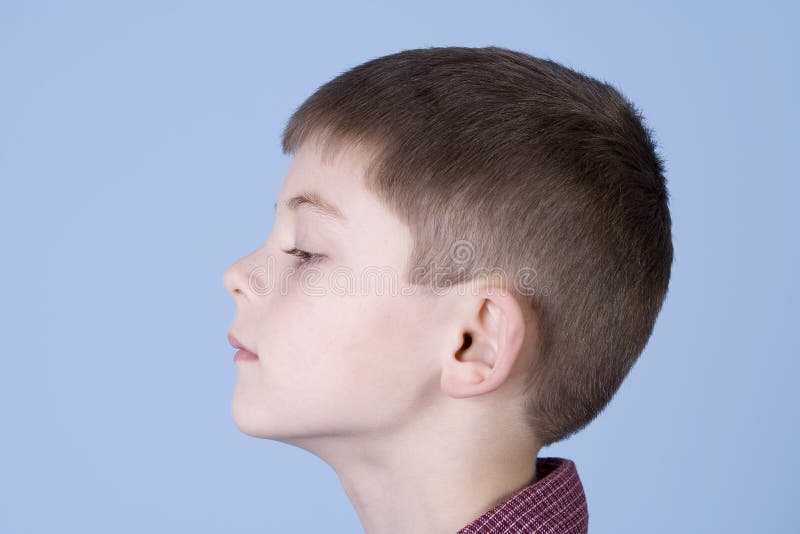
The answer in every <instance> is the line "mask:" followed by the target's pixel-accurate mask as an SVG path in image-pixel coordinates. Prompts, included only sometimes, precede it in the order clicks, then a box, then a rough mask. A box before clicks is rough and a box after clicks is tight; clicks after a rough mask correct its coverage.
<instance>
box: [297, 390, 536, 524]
mask: <svg viewBox="0 0 800 534" xmlns="http://www.w3.org/2000/svg"><path fill="white" fill-rule="evenodd" d="M465 408H466V403H460V404H459V403H456V402H452V399H451V402H449V403H446V404H445V405H444V406H443V407H441V408H440V409H439V410H438V412H433V411H432V412H428V413H427V414H426V415H421V416H420V417H419V418H418V419H416V420H415V421H414V422H413V423H412V424H410V425H406V426H404V427H402V428H393V429H391V430H390V431H387V430H384V431H383V432H380V433H378V432H375V433H372V434H370V435H367V436H365V435H363V434H359V435H348V436H343V435H337V436H326V437H325V438H324V439H323V438H319V437H317V438H313V440H312V439H310V438H309V439H308V440H306V441H304V442H302V443H297V445H299V446H301V447H303V448H305V449H307V450H309V451H311V452H312V453H313V454H315V455H317V456H319V457H320V458H321V459H323V460H324V461H325V462H326V463H328V464H329V465H330V466H331V467H332V468H333V469H334V470H335V471H336V473H337V475H338V476H339V480H340V482H341V484H342V487H343V488H344V490H345V492H346V494H347V496H348V498H349V499H350V501H351V502H352V504H353V507H354V508H355V510H356V512H357V514H358V516H359V519H360V520H361V524H362V526H363V528H364V531H365V533H366V534H396V533H397V532H414V533H420V534H425V533H441V532H456V531H458V530H459V529H460V528H462V527H464V526H466V525H467V524H469V523H470V522H472V521H473V520H474V519H476V518H478V517H479V516H480V515H482V514H483V513H484V512H486V511H488V510H489V509H491V508H492V507H494V506H495V505H497V504H499V503H501V502H502V501H504V500H505V499H507V498H508V497H510V496H511V495H512V494H513V493H515V492H516V491H518V490H520V489H522V488H523V487H525V486H527V485H529V484H531V483H532V482H533V481H534V480H535V477H536V471H535V469H536V456H537V453H538V448H537V446H536V443H535V442H534V440H533V439H532V436H530V435H529V434H528V433H527V432H525V431H524V430H523V429H522V428H521V427H520V425H519V424H518V423H515V422H512V421H509V420H506V419H504V418H502V417H487V415H489V414H488V413H481V414H476V413H473V414H468V413H465ZM471 408H474V406H472V407H471ZM487 421H491V422H492V424H491V425H490V426H487V424H486V422H487Z"/></svg>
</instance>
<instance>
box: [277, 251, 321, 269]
mask: <svg viewBox="0 0 800 534" xmlns="http://www.w3.org/2000/svg"><path fill="white" fill-rule="evenodd" d="M281 250H283V249H281ZM283 251H284V252H285V253H286V254H289V255H291V256H295V257H297V258H298V260H297V264H296V265H297V266H298V267H301V266H304V265H310V264H312V263H316V262H318V261H319V260H321V259H322V258H323V255H322V254H315V253H313V252H307V251H305V250H301V249H299V248H297V247H292V248H290V249H289V250H283Z"/></svg>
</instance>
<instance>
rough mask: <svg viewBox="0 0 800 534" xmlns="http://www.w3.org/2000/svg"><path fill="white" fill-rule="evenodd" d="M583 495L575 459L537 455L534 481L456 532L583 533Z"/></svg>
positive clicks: (586, 518) (585, 516) (586, 524)
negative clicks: (539, 456) (538, 456)
mask: <svg viewBox="0 0 800 534" xmlns="http://www.w3.org/2000/svg"><path fill="white" fill-rule="evenodd" d="M588 528H589V512H588V508H587V506H586V495H585V494H584V492H583V484H582V483H581V479H580V477H578V471H577V470H576V468H575V462H573V461H572V460H568V459H566V458H556V457H550V458H537V459H536V480H535V481H534V482H533V483H532V484H530V485H529V486H526V487H524V488H522V489H521V490H519V491H517V492H516V493H514V494H512V495H511V496H510V497H508V498H507V499H506V500H505V501H503V502H501V503H500V504H498V505H497V506H495V507H494V508H492V509H491V510H489V511H488V512H486V513H485V514H483V515H481V516H480V517H478V518H477V519H475V520H474V521H472V522H471V523H470V524H469V525H467V526H465V527H463V528H462V529H461V530H459V531H458V533H457V534H489V533H491V534H530V533H533V532H542V533H543V532H548V533H559V534H562V533H563V534H585V533H586V532H587V531H588Z"/></svg>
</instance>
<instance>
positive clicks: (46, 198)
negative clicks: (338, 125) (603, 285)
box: [0, 2, 800, 533]
mask: <svg viewBox="0 0 800 534" xmlns="http://www.w3.org/2000/svg"><path fill="white" fill-rule="evenodd" d="M287 4H288V3H286V2H283V3H275V4H272V5H267V3H266V2H264V3H256V2H253V3H243V2H218V3H215V4H212V3H200V2H148V3H145V2H135V3H134V2H129V3H125V4H123V3H122V2H116V3H112V2H97V3H86V2H52V3H43V2H4V3H3V5H2V7H0V73H1V75H2V83H0V179H1V180H2V195H0V224H1V225H2V226H1V227H2V236H1V237H2V245H3V248H4V251H3V261H2V273H1V274H2V281H3V288H4V290H3V297H4V298H3V307H2V318H1V319H2V347H3V352H2V367H0V406H2V408H1V409H2V412H0V417H2V437H1V438H0V531H2V532H4V533H5V532H9V533H18V532H19V533H25V532H36V533H39V532H75V533H95V532H98V533H99V532H125V533H127V532H157V533H162V532H163V533H166V532H195V533H205V532H220V533H221V532H242V533H245V532H253V533H256V532H258V533H266V532H270V533H272V532H342V533H352V532H361V531H362V530H361V527H360V524H359V522H358V517H357V515H356V514H355V512H354V511H353V509H352V507H351V505H350V503H349V501H348V500H347V498H346V495H345V494H344V492H343V490H342V489H341V488H340V486H339V482H338V479H337V478H336V476H335V474H334V472H333V471H332V470H331V469H330V468H329V467H328V466H327V465H326V464H324V463H323V462H322V461H320V460H319V459H317V458H316V457H314V456H312V455H311V454H309V453H307V452H305V451H303V450H300V449H296V448H293V447H290V446H287V445H285V444H281V443H277V442H271V441H267V440H258V439H255V438H251V437H249V436H246V435H244V434H241V433H240V432H239V431H238V429H237V428H236V427H235V425H234V424H233V422H232V420H231V418H230V400H231V394H232V391H233V385H234V380H235V376H236V375H235V368H234V365H233V363H232V361H231V358H232V354H233V350H232V349H231V348H230V346H229V345H228V342H227V340H226V337H225V335H226V332H227V330H228V328H229V327H230V325H231V321H232V319H233V313H234V303H233V300H232V299H231V298H230V296H229V295H228V294H226V293H225V291H224V289H223V286H222V273H223V272H224V270H225V269H226V267H227V266H228V265H229V264H230V263H231V262H233V261H234V260H235V259H237V258H238V257H240V256H241V255H243V254H245V253H247V252H249V251H251V250H252V249H253V248H255V247H256V246H258V245H259V244H260V243H261V242H262V241H263V239H264V238H265V237H266V235H267V234H268V232H269V231H270V224H271V221H272V203H273V202H274V201H275V196H276V193H277V191H278V188H279V184H280V180H281V179H282V176H283V173H284V171H285V169H286V167H287V165H288V162H289V160H288V158H286V157H285V156H283V155H282V154H281V153H280V148H279V144H278V143H279V135H280V133H281V130H282V128H283V126H284V124H285V121H286V120H287V119H288V117H289V115H290V113H291V112H292V111H293V110H294V109H295V108H296V107H297V106H298V105H299V104H300V103H301V102H302V101H303V99H305V98H306V97H307V96H308V95H310V94H311V92H313V91H314V90H315V89H316V88H317V87H318V86H319V85H320V84H322V83H324V82H325V81H327V80H329V79H330V78H332V77H334V76H336V75H337V74H339V73H341V72H342V71H344V70H346V69H348V68H350V67H352V66H355V65H356V64H358V63H361V62H363V61H366V60H368V59H371V58H374V57H377V56H380V55H384V54H388V53H392V52H396V51H399V50H402V49H405V48H417V47H427V46H448V45H462V46H485V45H490V44H493V45H498V46H505V47H508V48H513V49H518V50H522V51H525V52H528V53H532V54H535V55H539V56H542V57H547V58H550V59H554V60H557V61H560V62H562V63H564V64H565V65H567V66H570V67H572V68H575V69H578V70H581V71H583V72H586V73H588V74H590V75H593V76H595V77H597V78H600V79H603V80H606V81H609V82H611V83H613V84H615V85H616V86H617V87H618V88H619V89H620V90H621V91H622V92H623V93H624V94H626V95H627V96H628V97H629V98H630V99H631V100H633V101H634V103H636V104H637V105H638V106H640V107H641V109H642V110H643V112H644V114H645V117H646V118H647V121H648V125H649V126H650V127H652V128H653V129H654V130H655V132H656V139H657V142H658V143H659V146H660V150H661V153H662V155H663V157H664V159H665V161H666V166H667V172H668V181H669V184H668V186H669V189H670V194H671V209H672V216H673V220H674V234H673V236H674V244H675V264H674V270H673V278H672V282H671V288H670V292H669V295H668V298H667V301H666V303H665V306H664V309H663V312H662V314H661V316H660V317H659V320H658V323H657V327H656V330H655V332H654V335H653V337H652V338H651V341H650V343H649V345H648V346H647V348H646V350H645V352H644V353H643V355H642V357H641V359H640V360H639V361H638V363H637V364H636V366H635V367H634V369H633V370H632V371H631V374H630V375H629V377H628V379H627V380H626V382H625V383H624V385H623V387H622V388H621V390H620V391H619V393H618V394H617V396H616V397H615V398H614V400H613V401H612V402H611V404H610V405H609V407H608V408H607V409H606V410H605V411H604V412H603V413H601V414H600V416H599V418H598V419H597V420H596V421H594V422H593V423H592V424H591V425H590V426H589V427H588V428H586V429H585V430H584V431H582V432H581V433H579V434H578V435H576V436H574V437H573V438H571V439H569V440H567V441H564V442H561V443H559V444H556V445H553V446H552V447H549V448H545V449H543V450H542V451H541V454H540V455H541V456H564V457H567V458H571V459H573V460H574V461H575V462H576V463H577V466H578V471H579V474H580V476H581V479H582V481H583V484H584V488H585V490H586V494H587V499H588V504H589V513H590V532H593V533H612V532H614V533H642V532H649V533H657V532H659V533H660V532H678V531H680V532H725V533H732V532H736V533H738V532H742V533H744V532H797V528H798V520H797V517H796V516H797V512H796V510H795V508H796V503H797V500H798V491H797V490H796V484H797V482H796V480H795V479H796V477H797V476H798V460H797V455H796V451H797V447H798V430H797V424H798V418H797V387H798V380H797V375H798V372H799V371H800V364H798V356H800V351H798V342H797V337H796V336H797V327H796V325H795V323H796V321H797V319H798V314H797V311H796V305H797V302H798V296H799V295H798V283H797V279H796V274H797V273H798V272H800V269H798V240H797V230H798V217H797V213H796V211H795V212H792V211H790V210H792V209H793V208H795V206H796V203H797V198H798V193H799V192H800V189H799V188H798V183H797V182H798V172H797V157H796V155H797V145H798V134H797V125H798V123H799V120H800V117H799V116H798V105H797V102H796V93H797V87H798V75H797V51H798V49H800V48H799V47H798V44H799V43H798V39H797V37H796V34H795V36H794V37H793V36H792V35H791V32H792V30H796V28H797V27H798V23H800V20H799V19H800V17H798V8H797V7H795V6H796V4H795V6H791V5H790V3H789V2H786V3H781V2H773V3H761V4H759V5H758V6H757V7H754V6H755V3H754V4H753V6H751V7H743V5H741V4H739V3H724V2H705V3H698V2H670V3H668V5H663V6H661V7H655V6H654V5H653V3H640V4H635V3H619V2H617V3H614V2H601V3H593V2H584V3H575V2H564V3H561V4H560V5H559V6H555V7H554V6H552V5H549V4H550V3H527V2H500V3H494V5H493V6H492V7H487V6H485V5H482V6H480V7H477V4H475V5H470V4H468V3H464V2H448V3H442V4H436V5H429V4H427V3H422V2H404V3H402V4H400V3H398V4H395V5H393V6H378V5H377V4H376V3H374V2H365V3H363V4H360V5H359V4H356V3H351V2H334V3H319V4H318V5H308V4H302V3H297V4H293V5H291V6H289V5H287ZM645 4H646V5H645Z"/></svg>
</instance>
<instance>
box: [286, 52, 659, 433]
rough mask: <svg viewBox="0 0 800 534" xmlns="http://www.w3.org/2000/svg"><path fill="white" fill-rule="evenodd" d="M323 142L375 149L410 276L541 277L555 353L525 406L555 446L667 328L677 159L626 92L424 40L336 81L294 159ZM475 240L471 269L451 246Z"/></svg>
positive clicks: (305, 108)
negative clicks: (665, 154)
mask: <svg viewBox="0 0 800 534" xmlns="http://www.w3.org/2000/svg"><path fill="white" fill-rule="evenodd" d="M312 137H314V138H316V139H317V140H321V141H322V145H321V146H322V147H323V154H330V153H331V151H333V152H334V153H335V152H336V151H337V150H339V149H341V148H344V147H346V146H348V145H349V146H352V145H355V144H360V143H363V144H364V145H366V146H369V147H373V149H374V154H375V156H374V158H373V159H372V160H371V162H370V164H369V166H368V171H367V172H366V175H365V181H366V184H365V185H366V187H367V188H368V189H369V190H371V191H372V192H374V193H375V194H376V195H377V196H378V197H379V198H380V199H381V200H382V201H383V202H384V203H385V204H386V206H387V207H388V208H389V209H391V210H392V211H393V212H394V213H395V214H396V215H398V216H399V217H400V218H401V220H403V221H404V222H406V223H407V224H408V225H409V227H410V229H411V231H412V235H413V236H414V239H415V244H414V252H413V253H412V255H411V257H410V258H409V271H412V270H416V272H420V271H419V268H420V267H423V266H426V265H433V264H435V265H437V269H440V270H439V271H438V272H439V273H440V275H441V272H442V269H445V272H448V273H452V277H451V278H453V279H455V278H458V280H459V281H463V280H469V279H470V278H471V277H472V276H474V274H475V273H477V272H479V271H484V272H485V271H486V270H494V269H496V268H498V267H499V268H501V269H503V270H504V271H505V272H507V273H508V272H515V273H516V272H520V271H521V270H524V269H528V270H532V272H533V273H535V278H536V285H537V289H536V290H535V291H529V292H527V293H526V294H525V301H526V302H529V303H530V306H531V309H533V310H535V311H536V313H537V314H538V318H539V340H540V345H539V347H538V358H539V359H538V360H537V361H536V365H535V366H534V368H533V372H531V374H530V377H529V378H528V379H527V382H526V385H527V387H526V390H525V396H524V398H523V399H522V402H523V403H524V407H525V413H526V414H527V417H528V420H527V422H528V423H529V424H530V427H531V429H532V430H533V432H534V434H535V436H536V437H537V440H538V441H539V443H540V444H541V445H542V446H546V445H550V444H552V443H554V442H556V441H560V440H562V439H564V438H566V437H568V436H570V435H572V434H573V433H575V432H577V431H578V430H580V429H582V428H583V427H584V426H586V425H587V424H588V423H589V422H590V421H592V420H593V419H594V418H595V417H596V416H597V414H598V413H600V411H602V410H603V409H604V408H605V406H606V405H607V404H608V402H609V401H610V400H611V397H612V396H613V395H614V394H615V392H616V391H617V389H618V388H619V386H620V384H621V383H622V380H623V379H624V378H625V376H626V375H627V374H628V372H629V370H630V368H631V367H632V366H633V364H634V362H635V361H636V359H637V358H638V356H639V354H640V353H641V352H642V350H643V349H644V347H645V345H646V343H647V341H648V339H649V337H650V335H651V333H652V330H653V327H654V324H655V321H656V316H657V315H658V314H659V312H660V310H661V306H662V303H663V301H664V299H665V297H666V293H667V288H668V284H669V278H670V270H671V265H672V257H673V248H672V236H671V219H670V213H669V208H668V191H667V188H666V183H665V178H664V167H663V162H662V160H661V158H660V156H659V155H658V154H657V152H656V146H655V143H654V141H653V139H652V132H651V131H650V130H649V129H648V128H647V127H646V126H645V125H644V119H643V118H642V116H641V114H640V112H639V111H638V110H637V109H636V108H635V106H634V105H633V104H632V103H631V102H630V101H628V100H627V99H626V97H624V96H623V95H622V94H621V93H620V92H619V91H618V90H617V89H615V88H614V87H613V86H611V85H609V84H608V83H605V82H601V81H598V80H597V79H595V78H592V77H590V76H587V75H585V74H582V73H579V72H576V71H574V70H572V69H570V68H567V67H565V66H563V65H561V64H559V63H556V62H554V61H551V60H547V59H541V58H537V57H534V56H532V55H529V54H526V53H522V52H518V51H513V50H509V49H506V48H501V47H496V46H488V47H485V48H468V47H429V48H419V49H412V50H404V51H401V52H398V53H395V54H391V55H387V56H383V57H379V58H376V59H372V60H370V61H367V62H365V63H363V64H361V65H358V66H356V67H354V68H351V69H350V70H348V71H346V72H343V73H342V74H340V75H339V76H337V77H336V78H334V79H332V80H330V81H329V82H327V83H325V84H324V85H322V86H321V87H320V88H319V89H318V90H317V91H316V92H315V93H314V94H313V95H311V96H310V97H309V98H308V99H307V100H305V102H303V103H302V105H300V107H299V108H298V109H297V110H296V111H295V112H294V113H293V114H292V116H291V117H290V119H289V121H288V123H287V125H286V128H285V130H284V132H283V138H282V149H283V152H284V153H285V154H293V153H294V152H295V151H296V150H297V149H298V148H299V147H300V146H301V145H302V144H303V143H304V142H306V141H308V140H309V139H310V138H312ZM324 157H327V156H324ZM462 240H463V242H468V243H471V244H473V250H472V251H470V253H471V256H470V258H469V261H468V262H467V264H464V263H463V262H462V263H459V264H458V265H455V263H454V262H455V261H456V259H455V258H454V257H453V256H452V255H446V254H442V252H443V251H448V250H450V246H451V245H452V244H453V243H455V242H462ZM422 272H424V273H427V272H428V271H426V270H424V269H423V271H422ZM440 280H441V281H442V282H447V280H448V276H445V277H443V278H440ZM415 282H416V283H428V282H430V280H429V277H428V276H427V275H423V276H420V277H419V278H416V279H415Z"/></svg>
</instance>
